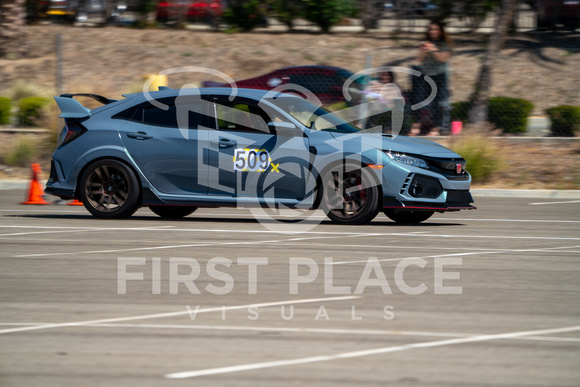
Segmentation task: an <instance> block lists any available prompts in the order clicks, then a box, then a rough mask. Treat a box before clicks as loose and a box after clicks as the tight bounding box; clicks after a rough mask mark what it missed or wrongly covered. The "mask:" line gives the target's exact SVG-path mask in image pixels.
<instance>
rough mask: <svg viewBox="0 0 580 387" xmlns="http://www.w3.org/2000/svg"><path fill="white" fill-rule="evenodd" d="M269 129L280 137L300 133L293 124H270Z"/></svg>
mask: <svg viewBox="0 0 580 387" xmlns="http://www.w3.org/2000/svg"><path fill="white" fill-rule="evenodd" d="M268 128H270V130H272V131H273V132H274V133H276V134H278V135H286V136H295V135H296V134H297V133H298V132H299V129H298V128H297V127H296V125H294V124H293V123H291V122H269V123H268Z"/></svg>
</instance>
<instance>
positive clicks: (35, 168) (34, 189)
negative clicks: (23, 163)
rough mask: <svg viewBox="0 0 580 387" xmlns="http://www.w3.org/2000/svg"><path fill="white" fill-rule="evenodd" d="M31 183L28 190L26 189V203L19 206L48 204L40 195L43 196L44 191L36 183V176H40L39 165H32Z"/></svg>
mask: <svg viewBox="0 0 580 387" xmlns="http://www.w3.org/2000/svg"><path fill="white" fill-rule="evenodd" d="M31 167H32V181H31V182H30V188H29V189H28V201H25V202H22V203H20V204H50V203H49V202H47V201H46V200H44V198H43V197H42V195H44V189H43V188H42V186H41V185H40V183H39V182H38V175H40V174H41V170H40V164H32V165H31Z"/></svg>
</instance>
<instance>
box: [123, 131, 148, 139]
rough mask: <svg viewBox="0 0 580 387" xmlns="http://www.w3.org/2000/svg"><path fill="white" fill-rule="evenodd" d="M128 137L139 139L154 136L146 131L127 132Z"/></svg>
mask: <svg viewBox="0 0 580 387" xmlns="http://www.w3.org/2000/svg"><path fill="white" fill-rule="evenodd" d="M127 137H129V138H135V139H137V140H149V139H150V138H153V136H152V135H150V134H147V133H146V132H129V133H127Z"/></svg>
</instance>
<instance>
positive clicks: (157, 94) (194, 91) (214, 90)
mask: <svg viewBox="0 0 580 387" xmlns="http://www.w3.org/2000/svg"><path fill="white" fill-rule="evenodd" d="M180 95H216V96H217V95H224V96H233V97H235V96H238V97H246V98H252V99H261V98H264V97H266V96H268V97H274V96H277V97H278V96H291V95H289V94H283V93H279V92H276V93H275V94H272V91H271V90H256V89H244V88H228V87H201V88H189V89H163V90H159V91H149V92H144V93H133V94H125V95H124V97H126V98H139V97H141V98H142V99H145V100H147V99H160V98H169V97H177V96H180ZM141 98H139V99H141Z"/></svg>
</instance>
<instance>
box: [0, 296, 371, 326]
mask: <svg viewBox="0 0 580 387" xmlns="http://www.w3.org/2000/svg"><path fill="white" fill-rule="evenodd" d="M358 298H360V297H358V296H343V297H326V298H308V299H300V300H288V301H274V302H263V303H258V304H247V305H235V306H218V307H213V308H206V309H198V310H196V311H195V313H210V312H222V313H223V311H224V310H225V311H227V310H239V309H248V308H265V307H270V306H281V305H297V304H309V303H315V302H332V301H345V300H355V299H358ZM190 313H191V311H190V310H189V309H188V310H185V311H183V310H182V311H178V312H167V313H154V314H145V315H141V316H129V317H113V318H104V319H98V320H88V321H76V322H68V323H51V324H44V325H35V326H26V327H20V328H12V329H2V330H0V335H2V334H7V333H16V332H25V331H37V330H41V329H54V328H65V327H79V326H86V325H94V324H106V323H114V322H122V321H134V320H148V319H154V318H164V317H175V316H184V315H188V314H190Z"/></svg>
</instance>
